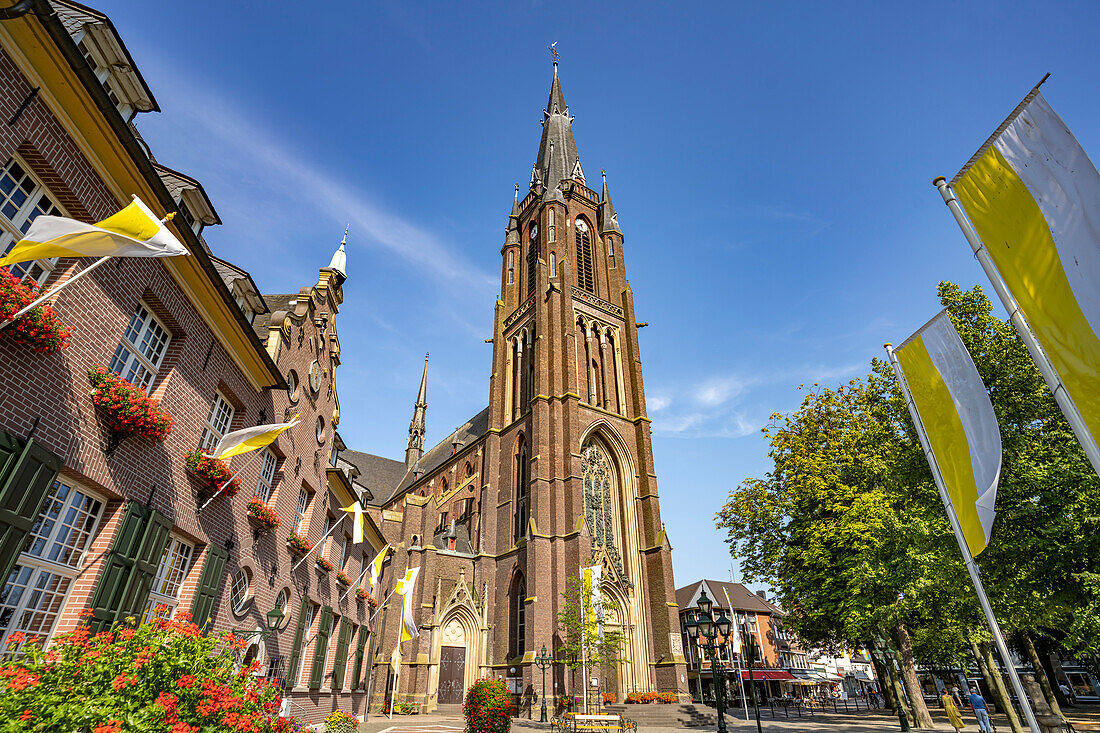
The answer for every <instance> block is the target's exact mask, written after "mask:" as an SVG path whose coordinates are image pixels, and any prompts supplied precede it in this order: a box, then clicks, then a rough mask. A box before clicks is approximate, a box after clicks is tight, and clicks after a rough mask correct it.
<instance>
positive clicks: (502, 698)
mask: <svg viewBox="0 0 1100 733" xmlns="http://www.w3.org/2000/svg"><path fill="white" fill-rule="evenodd" d="M462 714H463V716H464V717H465V718H466V730H468V731H478V733H508V730H509V728H511V727H512V694H511V693H510V692H508V688H507V687H505V686H504V680H498V679H493V678H485V679H480V680H476V681H475V682H474V683H473V684H472V685H470V687H469V688H467V690H466V699H465V700H464V701H463V704H462Z"/></svg>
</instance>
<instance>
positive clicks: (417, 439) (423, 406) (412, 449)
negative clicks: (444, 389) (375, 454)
mask: <svg viewBox="0 0 1100 733" xmlns="http://www.w3.org/2000/svg"><path fill="white" fill-rule="evenodd" d="M427 412H428V355H427V354H424V373H423V374H422V375H421V376H420V392H419V393H418V394H417V396H416V405H415V407H413V418H412V421H411V422H410V423H409V440H408V443H407V444H406V447H405V467H406V468H409V469H412V468H414V467H417V468H418V465H417V464H418V463H419V461H420V457H421V456H423V455H424V432H425V430H426V427H425V416H426V413H427Z"/></svg>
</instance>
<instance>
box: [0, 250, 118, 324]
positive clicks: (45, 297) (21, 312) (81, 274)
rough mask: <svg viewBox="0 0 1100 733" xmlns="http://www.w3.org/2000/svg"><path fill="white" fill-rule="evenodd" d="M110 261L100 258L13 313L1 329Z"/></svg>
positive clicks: (107, 256) (107, 258) (107, 257)
mask: <svg viewBox="0 0 1100 733" xmlns="http://www.w3.org/2000/svg"><path fill="white" fill-rule="evenodd" d="M109 259H111V256H110V255H105V256H103V257H100V258H99V259H98V260H96V261H95V262H93V263H92V264H90V265H88V266H87V267H85V268H84V269H83V270H81V271H80V272H78V273H76V274H75V275H73V276H72V277H70V278H69V279H68V280H66V281H65V282H63V283H61V284H60V285H58V286H57V287H55V288H54V289H53V290H51V291H49V292H48V293H45V294H43V295H40V296H39V297H37V298H35V299H34V300H33V301H31V303H30V304H29V305H25V306H23V307H22V308H21V309H19V310H17V311H16V312H15V313H13V314H12V315H11V316H9V317H8V320H6V321H4V322H3V323H0V329H2V328H6V327H7V326H9V325H11V324H12V323H15V321H16V319H18V318H19V317H20V316H22V315H25V314H26V313H28V312H30V311H32V310H34V309H35V308H37V307H38V306H40V305H42V304H43V303H45V302H46V301H47V300H49V299H50V298H52V297H54V296H55V295H57V294H58V293H60V292H61V291H62V290H64V289H65V288H67V287H68V286H69V285H72V284H73V283H74V282H76V281H77V280H79V279H80V278H82V277H84V276H85V275H87V274H88V273H89V272H91V271H92V270H94V269H95V268H97V267H99V266H100V265H102V264H103V263H104V262H106V261H107V260H109Z"/></svg>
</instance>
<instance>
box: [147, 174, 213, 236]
mask: <svg viewBox="0 0 1100 733" xmlns="http://www.w3.org/2000/svg"><path fill="white" fill-rule="evenodd" d="M153 167H154V168H156V170H157V175H159V176H160V180H162V181H164V187H165V188H167V189H168V193H170V194H172V198H173V199H175V200H176V201H179V200H180V197H181V196H182V195H183V192H184V191H186V190H188V189H192V188H193V189H195V190H196V191H198V193H199V195H200V196H202V200H203V202H204V203H205V204H206V206H207V208H209V209H210V213H211V214H212V215H213V216H212V217H206V218H205V219H203V222H202V223H203V224H206V225H207V226H209V225H211V224H221V223H222V220H221V217H220V216H218V212H217V211H216V210H215V209H214V203H213V202H212V201H211V200H210V197H209V196H207V195H206V189H205V188H203V187H202V184H201V183H199V182H198V181H196V180H195V179H194V178H192V177H191V176H188V175H186V174H184V173H180V172H179V171H177V170H172V169H171V168H169V167H168V166H166V165H162V164H160V163H157V162H155V161H154V162H153ZM191 213H192V214H195V215H196V216H197V215H198V213H199V212H197V211H192V212H191Z"/></svg>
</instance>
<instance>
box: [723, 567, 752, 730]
mask: <svg viewBox="0 0 1100 733" xmlns="http://www.w3.org/2000/svg"><path fill="white" fill-rule="evenodd" d="M730 576H731V582H732V576H733V565H732V564H731V565H730ZM722 593H723V594H724V595H725V596H726V605H727V606H729V609H730V616H734V615H735V614H734V610H733V603H731V602H730V594H729V591H727V590H726V589H725V588H723V589H722ZM733 630H734V633H735V634H736V635H737V636H736V639H737V647H738V649H737V659H736V662H737V683H738V684H739V685H741V702H743V703H744V704H745V720H748V719H749V698H748V697H746V696H745V678H744V677H742V676H741V646H742V645H743V644H744V642H743V641H742V640H741V630H740V629H739V628H738V626H737V621H736V619H735V620H734V622H733ZM726 643H727V645H728V644H729V639H726ZM732 653H733V650H732V649H730V654H731V656H732Z"/></svg>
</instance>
